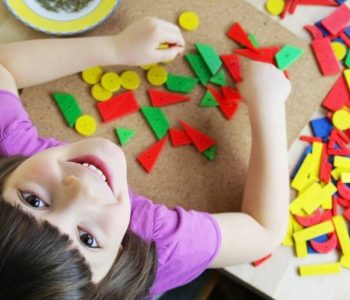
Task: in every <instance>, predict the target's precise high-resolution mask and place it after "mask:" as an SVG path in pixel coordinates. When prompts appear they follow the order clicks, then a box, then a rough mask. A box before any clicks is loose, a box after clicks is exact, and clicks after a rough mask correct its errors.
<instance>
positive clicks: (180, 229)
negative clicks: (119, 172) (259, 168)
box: [0, 90, 221, 296]
mask: <svg viewBox="0 0 350 300" xmlns="http://www.w3.org/2000/svg"><path fill="white" fill-rule="evenodd" d="M64 143H65V142H62V141H59V140H56V139H54V138H50V137H40V136H39V135H38V132H37V129H36V127H35V126H33V124H32V122H31V121H30V119H29V117H28V114H27V113H26V111H25V110H24V108H23V106H22V103H21V101H20V100H19V98H18V97H16V96H15V95H14V94H12V93H10V92H8V91H5V90H0V155H5V156H11V155H16V154H21V155H25V156H31V155H33V154H35V153H38V152H40V151H42V150H44V149H47V148H51V147H55V146H58V145H62V144H64ZM129 194H130V199H131V202H132V205H131V206H132V210H131V221H130V225H129V226H130V229H131V230H132V231H133V232H135V233H136V234H137V235H138V236H140V237H141V238H142V239H143V240H145V241H148V242H149V241H154V242H155V243H156V249H157V255H158V269H157V276H156V280H155V282H154V284H153V286H152V288H151V296H155V295H158V294H161V293H163V292H165V291H167V290H170V289H172V288H175V287H178V286H181V285H184V284H186V283H188V282H190V281H191V280H193V279H194V278H196V277H198V276H199V275H200V274H201V273H202V272H203V271H204V270H205V269H206V268H208V266H209V265H210V263H211V262H212V261H213V259H214V258H215V256H216V255H217V253H218V250H219V248H220V243H221V235H220V229H219V227H218V224H217V223H216V221H215V220H214V218H213V217H212V216H210V214H208V213H204V212H198V211H194V210H189V211H187V210H184V209H183V208H181V207H179V206H176V207H175V208H173V209H169V208H167V207H166V206H165V205H159V204H155V203H153V202H152V201H151V200H150V199H148V198H146V197H143V196H141V195H137V194H136V193H134V192H133V191H132V190H131V189H130V188H129Z"/></svg>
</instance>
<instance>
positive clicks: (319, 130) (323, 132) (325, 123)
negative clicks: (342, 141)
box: [310, 117, 333, 139]
mask: <svg viewBox="0 0 350 300" xmlns="http://www.w3.org/2000/svg"><path fill="white" fill-rule="evenodd" d="M310 126H311V129H312V132H313V134H314V135H315V136H317V137H319V138H321V139H323V138H326V137H328V136H329V134H330V133H331V131H332V129H333V125H332V123H331V122H330V121H329V120H328V119H327V118H326V117H323V118H318V119H313V120H311V121H310Z"/></svg>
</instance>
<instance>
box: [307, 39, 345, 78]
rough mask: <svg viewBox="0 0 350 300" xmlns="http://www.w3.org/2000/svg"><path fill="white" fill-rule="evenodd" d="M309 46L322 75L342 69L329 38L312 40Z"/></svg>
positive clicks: (335, 72) (332, 73)
mask: <svg viewBox="0 0 350 300" xmlns="http://www.w3.org/2000/svg"><path fill="white" fill-rule="evenodd" d="M311 48H312V50H313V52H314V55H315V57H316V59H317V62H318V65H319V67H320V70H321V73H322V74H323V75H325V76H328V75H335V74H338V73H339V72H340V71H341V70H342V68H341V65H340V64H339V62H338V61H337V59H336V57H335V54H334V52H333V49H332V45H331V41H330V39H329V38H327V37H326V38H323V39H317V40H313V41H312V43H311Z"/></svg>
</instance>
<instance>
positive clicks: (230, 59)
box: [220, 54, 242, 82]
mask: <svg viewBox="0 0 350 300" xmlns="http://www.w3.org/2000/svg"><path fill="white" fill-rule="evenodd" d="M220 57H221V60H222V61H223V63H224V65H225V67H226V69H227V70H228V72H229V73H230V75H231V77H232V79H233V81H235V82H240V81H241V80H242V72H241V65H240V59H239V56H238V55H237V54H226V55H221V56H220Z"/></svg>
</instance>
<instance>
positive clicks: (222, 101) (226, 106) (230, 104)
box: [207, 85, 238, 120]
mask: <svg viewBox="0 0 350 300" xmlns="http://www.w3.org/2000/svg"><path fill="white" fill-rule="evenodd" d="M207 89H208V90H209V91H210V92H211V94H212V95H213V97H214V98H215V100H216V101H217V102H218V103H219V107H220V110H221V111H222V113H223V114H224V116H225V118H226V119H228V120H231V119H232V117H233V115H234V114H235V112H236V111H237V108H238V104H237V102H235V101H229V100H227V99H226V98H225V97H224V95H222V94H221V93H220V92H218V91H217V90H215V89H214V88H213V87H211V86H209V85H208V86H207Z"/></svg>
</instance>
